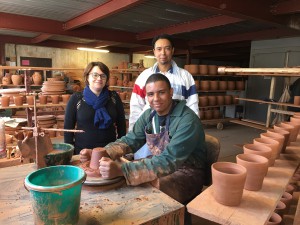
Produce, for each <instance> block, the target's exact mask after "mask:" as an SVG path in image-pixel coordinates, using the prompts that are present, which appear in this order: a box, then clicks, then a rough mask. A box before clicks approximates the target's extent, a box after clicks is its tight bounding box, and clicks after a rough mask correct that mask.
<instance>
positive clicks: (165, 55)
mask: <svg viewBox="0 0 300 225" xmlns="http://www.w3.org/2000/svg"><path fill="white" fill-rule="evenodd" d="M152 47H153V52H154V55H155V58H156V60H157V62H156V63H155V64H154V66H153V67H150V68H148V69H146V70H144V71H143V72H142V73H141V74H140V75H139V76H138V78H137V79H136V82H135V84H134V88H133V91H132V95H131V99H130V115H129V131H130V130H132V129H133V126H134V124H135V122H136V121H137V119H138V118H139V116H140V115H141V114H142V112H144V111H145V110H146V109H148V108H149V102H148V100H147V98H146V91H145V83H146V80H147V79H148V77H149V76H150V75H151V74H153V73H162V74H164V75H165V76H166V77H167V78H168V79H169V81H170V83H171V86H172V88H173V90H174V93H173V99H178V100H183V99H185V100H186V105H187V106H188V107H190V108H191V109H192V110H193V111H194V112H195V113H196V114H197V116H198V117H199V108H198V101H199V99H198V94H197V91H196V87H195V81H194V78H193V76H192V75H191V74H190V73H189V72H188V71H186V70H184V69H182V68H180V67H178V66H177V64H176V63H175V62H174V61H173V60H172V57H173V54H174V44H173V41H172V38H171V36H170V35H168V34H162V35H158V36H156V37H154V38H153V40H152Z"/></svg>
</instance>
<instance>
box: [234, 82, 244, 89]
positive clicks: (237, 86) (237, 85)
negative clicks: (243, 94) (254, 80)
mask: <svg viewBox="0 0 300 225" xmlns="http://www.w3.org/2000/svg"><path fill="white" fill-rule="evenodd" d="M235 87H236V89H237V90H239V91H242V90H245V81H243V80H237V81H235Z"/></svg>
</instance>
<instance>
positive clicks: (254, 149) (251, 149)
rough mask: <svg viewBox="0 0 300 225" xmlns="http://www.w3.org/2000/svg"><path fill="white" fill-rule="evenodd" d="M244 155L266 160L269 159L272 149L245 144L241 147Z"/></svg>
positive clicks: (259, 145)
mask: <svg viewBox="0 0 300 225" xmlns="http://www.w3.org/2000/svg"><path fill="white" fill-rule="evenodd" d="M243 150H244V153H245V154H256V155H261V156H264V157H266V158H267V159H268V160H270V158H271V154H272V149H271V148H270V147H269V146H266V145H261V144H245V145H243Z"/></svg>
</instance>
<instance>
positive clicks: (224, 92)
mask: <svg viewBox="0 0 300 225" xmlns="http://www.w3.org/2000/svg"><path fill="white" fill-rule="evenodd" d="M193 77H194V79H195V82H198V81H199V89H198V91H197V92H198V94H199V109H200V117H201V118H203V117H204V119H201V121H202V123H203V124H206V125H217V129H223V123H226V122H229V121H230V120H232V119H235V117H236V109H237V106H238V105H241V104H239V103H236V102H235V99H237V98H236V96H238V97H240V95H241V92H243V91H245V89H244V88H242V89H236V82H237V81H242V82H243V84H244V87H245V82H246V79H247V76H243V77H241V76H234V75H232V74H226V75H220V74H216V75H203V74H193ZM202 81H208V82H209V83H211V82H217V86H218V87H219V85H220V82H222V83H223V84H224V83H226V85H227V84H228V82H231V84H233V83H234V86H235V87H234V88H227V87H226V88H221V89H220V88H213V90H211V89H210V88H209V89H210V90H205V89H204V88H202V87H201V82H202ZM203 96H207V97H209V96H224V98H225V96H231V97H232V101H231V103H229V104H218V103H217V104H215V105H211V104H208V105H207V106H202V105H201V104H200V98H201V97H203ZM229 107H234V109H233V110H234V112H233V114H234V115H232V116H230V117H229V116H226V110H227V111H228V109H229ZM242 107H243V106H241V107H240V108H242ZM207 110H219V111H220V117H219V118H216V117H214V116H213V118H209V119H207V118H205V116H204V115H203V114H204V113H205V111H207ZM217 114H218V113H216V115H217Z"/></svg>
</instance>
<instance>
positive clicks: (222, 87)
mask: <svg viewBox="0 0 300 225" xmlns="http://www.w3.org/2000/svg"><path fill="white" fill-rule="evenodd" d="M219 89H220V90H222V91H225V90H227V81H226V80H220V81H219Z"/></svg>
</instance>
